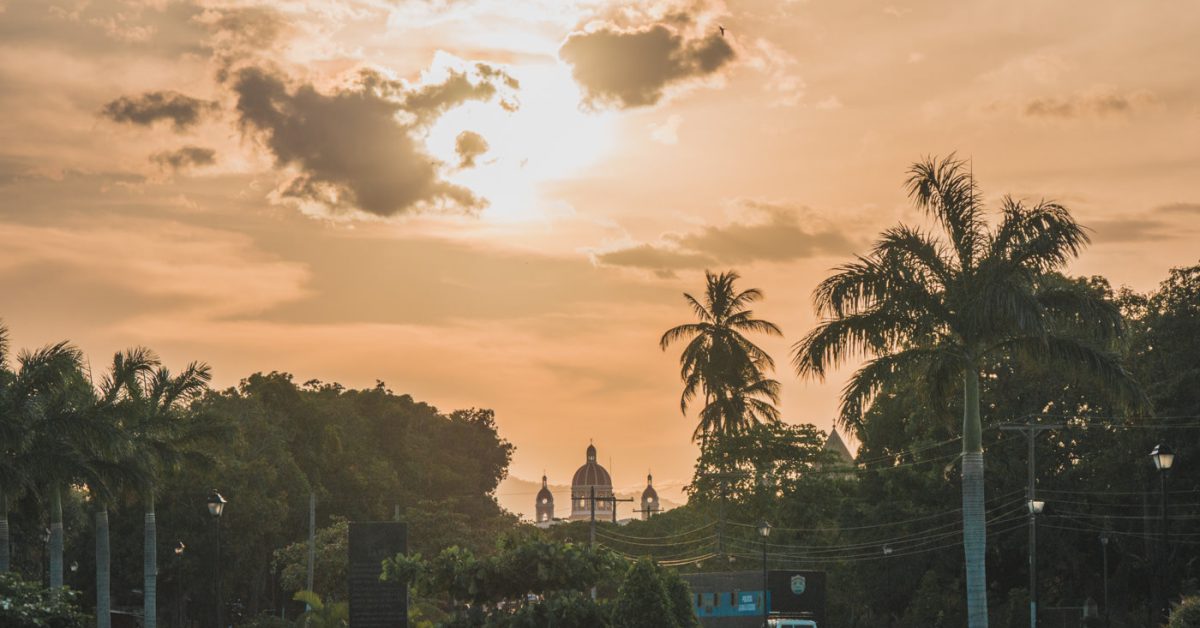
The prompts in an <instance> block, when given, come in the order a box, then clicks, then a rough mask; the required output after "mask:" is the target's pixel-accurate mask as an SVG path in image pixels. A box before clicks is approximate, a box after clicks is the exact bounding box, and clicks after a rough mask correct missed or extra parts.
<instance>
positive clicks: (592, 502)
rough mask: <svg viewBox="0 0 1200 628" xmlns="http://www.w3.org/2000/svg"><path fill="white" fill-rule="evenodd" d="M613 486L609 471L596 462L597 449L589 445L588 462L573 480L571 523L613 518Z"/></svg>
mask: <svg viewBox="0 0 1200 628" xmlns="http://www.w3.org/2000/svg"><path fill="white" fill-rule="evenodd" d="M612 496H613V486H612V477H611V476H610V475H609V474H608V471H607V470H606V469H605V468H604V467H602V466H600V464H599V463H597V462H596V447H595V446H594V445H588V448H587V461H586V462H584V463H583V466H582V467H579V470H578V471H576V472H575V477H573V478H572V479H571V521H583V520H587V519H591V518H592V515H593V508H594V509H595V511H594V512H595V517H596V518H597V519H612V520H615V518H614V517H613V505H614V504H613V501H612V499H611V498H612Z"/></svg>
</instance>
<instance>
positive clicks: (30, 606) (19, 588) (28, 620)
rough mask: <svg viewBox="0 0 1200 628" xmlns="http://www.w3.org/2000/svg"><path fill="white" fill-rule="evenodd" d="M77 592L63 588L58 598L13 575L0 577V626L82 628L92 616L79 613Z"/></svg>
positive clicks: (47, 590) (33, 583) (36, 585)
mask: <svg viewBox="0 0 1200 628" xmlns="http://www.w3.org/2000/svg"><path fill="white" fill-rule="evenodd" d="M78 597H79V592H77V591H72V590H70V589H67V588H66V587H63V588H62V590H60V591H59V594H58V595H57V596H54V595H51V592H50V590H49V589H43V588H42V587H41V585H40V584H38V583H36V582H29V581H27V580H22V579H21V577H20V576H18V575H16V574H14V573H3V574H0V626H4V628H84V627H85V626H90V625H91V624H92V618H91V616H89V615H87V614H85V613H83V612H82V611H80V610H79V605H78V604H77V602H76V599H77V598H78Z"/></svg>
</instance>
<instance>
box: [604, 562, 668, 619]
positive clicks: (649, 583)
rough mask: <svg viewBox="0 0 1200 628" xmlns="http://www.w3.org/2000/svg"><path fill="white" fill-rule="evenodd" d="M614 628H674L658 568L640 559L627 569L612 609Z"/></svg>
mask: <svg viewBox="0 0 1200 628" xmlns="http://www.w3.org/2000/svg"><path fill="white" fill-rule="evenodd" d="M612 623H613V626H614V627H616V628H677V627H678V626H679V624H678V622H676V621H675V616H674V613H673V612H672V608H671V600H670V599H669V598H668V597H667V591H666V589H665V588H664V587H663V582H662V578H660V577H659V575H658V567H655V566H654V563H652V562H650V560H649V559H646V558H643V559H641V560H639V561H637V562H636V563H634V564H633V566H632V567H630V568H629V573H628V574H626V576H625V582H623V583H621V590H620V592H619V593H618V594H617V603H616V606H615V608H614V609H613V622H612Z"/></svg>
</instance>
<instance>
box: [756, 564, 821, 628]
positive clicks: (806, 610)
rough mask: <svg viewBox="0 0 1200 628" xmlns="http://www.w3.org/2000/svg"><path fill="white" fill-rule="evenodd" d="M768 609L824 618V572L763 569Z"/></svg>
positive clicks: (790, 614)
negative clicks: (769, 600) (765, 570)
mask: <svg viewBox="0 0 1200 628" xmlns="http://www.w3.org/2000/svg"><path fill="white" fill-rule="evenodd" d="M767 590H768V591H770V592H771V613H773V614H774V613H777V614H779V615H783V616H785V617H787V616H793V617H807V618H811V619H814V620H816V622H817V625H818V626H823V625H824V622H825V572H823V571H790V570H782V571H776V570H771V571H769V572H767Z"/></svg>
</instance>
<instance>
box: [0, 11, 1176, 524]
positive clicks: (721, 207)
mask: <svg viewBox="0 0 1200 628" xmlns="http://www.w3.org/2000/svg"><path fill="white" fill-rule="evenodd" d="M1197 33H1200V7H1198V6H1197V5H1196V4H1195V3H1189V2H1150V3H1135V2H1129V1H1128V0H1087V1H1085V0H1064V1H1057V2H1040V1H1034V0H1028V1H1026V0H1021V1H1016V2H985V1H978V2H976V1H968V2H959V3H952V4H944V3H934V2H928V1H925V0H921V1H913V2H901V3H895V4H893V3H846V2H836V1H819V0H812V1H807V2H794V1H785V0H746V1H740V0H739V1H734V0H727V1H721V0H703V1H699V2H691V1H687V2H683V1H680V2H674V1H669V2H633V1H625V0H613V1H608V0H589V1H586V2H585V1H578V2H556V1H553V0H540V1H536V2H515V1H513V2H508V1H501V0H496V1H490V0H489V1H481V2H468V1H465V0H463V1H457V0H456V1H449V0H447V1H424V0H397V1H394V2H392V1H389V2H381V1H375V0H346V1H344V2H343V1H336V0H322V1H315V2H304V3H293V2H288V3H277V2H266V1H262V2H259V1H255V0H220V1H217V0H162V1H145V0H93V1H91V2H86V1H84V2H76V1H74V0H69V1H68V0H53V1H46V2H43V1H41V0H7V1H3V0H0V139H2V141H0V238H2V239H3V241H4V247H3V250H2V251H0V293H2V294H4V295H5V296H4V298H3V303H4V307H3V309H2V311H0V318H2V319H3V321H4V323H5V324H6V325H7V326H8V327H9V328H10V329H11V330H12V339H13V342H12V344H13V345H14V346H15V347H36V346H41V345H43V344H46V343H50V342H57V341H59V340H63V339H70V340H72V341H74V342H75V343H77V344H78V345H79V346H80V347H81V348H82V349H83V350H84V352H85V353H86V354H88V355H94V356H108V355H111V354H112V353H113V352H114V351H117V350H121V349H124V348H126V347H130V346H135V345H142V344H145V345H148V346H152V347H153V348H154V349H155V350H156V351H158V352H159V353H160V354H161V355H162V356H163V358H164V360H165V361H167V362H168V363H171V364H174V363H179V362H184V361H187V360H204V361H207V362H208V363H210V364H212V366H213V372H214V384H215V386H216V387H217V388H223V387H227V386H233V385H236V384H237V383H238V382H239V381H240V380H241V379H242V378H244V377H247V376H249V375H250V374H252V373H255V372H258V371H264V372H270V371H286V372H290V373H293V374H294V376H295V379H296V380H297V381H300V382H303V381H307V380H310V379H319V380H321V381H325V382H340V383H341V384H343V385H345V386H347V387H353V388H360V387H368V388H369V387H372V386H374V385H375V382H376V381H377V380H381V381H383V382H385V383H386V385H387V386H388V387H389V388H391V389H392V390H394V391H396V392H397V393H406V394H411V395H412V396H413V397H414V398H415V399H417V400H420V401H425V402H428V403H430V404H433V405H436V406H437V407H438V408H439V409H440V410H443V411H447V412H448V411H450V410H453V409H457V408H471V407H478V408H491V409H494V410H495V411H496V421H497V424H498V426H499V432H500V434H501V436H502V437H504V438H506V439H508V440H509V441H511V442H512V443H513V444H514V445H515V446H516V450H515V454H514V458H513V462H512V465H511V476H512V478H514V480H521V481H529V482H538V481H540V477H541V475H542V472H543V470H546V473H547V474H548V476H549V478H550V480H549V481H550V483H551V484H565V483H567V481H568V480H569V477H570V473H571V472H572V470H573V469H575V468H576V467H577V466H578V465H579V464H580V462H579V458H580V456H581V452H582V451H583V449H584V448H585V447H586V446H587V444H588V441H589V439H593V440H594V442H595V443H596V445H597V447H599V448H600V450H601V452H602V454H601V455H602V456H605V457H608V456H611V461H610V460H608V459H605V460H603V462H604V464H605V466H608V467H609V470H610V471H611V472H612V474H613V481H614V484H615V485H616V486H617V487H618V488H619V489H622V490H623V489H625V488H626V487H635V486H640V485H643V484H644V479H645V476H646V474H647V470H648V469H651V470H652V471H653V473H654V476H655V478H656V482H657V488H658V490H659V491H660V492H661V494H662V496H663V498H664V499H668V500H673V501H675V502H679V501H681V500H683V499H684V497H683V495H682V493H681V489H682V487H683V486H684V485H685V484H686V483H687V482H688V481H689V479H690V477H691V473H692V469H693V465H694V463H695V459H696V453H697V452H696V445H695V444H694V443H693V442H692V440H691V436H692V432H693V430H694V429H695V426H696V416H695V413H694V412H692V413H690V414H688V415H686V416H684V415H682V414H681V412H680V407H679V392H680V390H679V389H680V382H679V354H678V352H677V351H676V350H675V349H672V350H670V351H666V352H664V351H663V350H661V349H660V347H659V344H658V343H659V338H660V336H661V334H662V333H663V332H664V331H665V330H667V329H669V328H671V327H672V326H674V325H677V324H680V323H681V322H684V321H686V320H689V317H690V316H691V315H692V311H691V309H690V308H689V306H688V304H687V303H686V302H685V301H684V298H683V293H684V292H693V293H695V292H697V291H699V290H701V289H702V288H703V285H704V271H705V270H706V269H709V270H713V271H717V272H720V271H728V270H736V271H737V272H738V273H740V275H741V277H743V282H744V284H745V286H746V287H755V288H759V289H761V290H762V291H763V292H764V294H765V298H764V299H763V300H762V301H761V302H759V303H756V304H755V315H756V316H761V317H762V318H765V319H768V320H770V321H773V322H775V323H777V324H778V325H779V327H780V328H781V329H782V332H783V336H781V337H774V336H772V337H766V338H763V339H761V341H762V346H763V347H764V349H765V350H766V351H767V352H769V353H770V354H771V355H772V356H773V357H774V359H775V360H776V362H777V363H778V365H779V366H778V369H777V370H776V371H775V373H774V376H775V377H776V378H777V379H778V380H779V381H780V382H781V383H782V392H781V403H780V404H779V405H780V410H781V413H782V417H783V419H784V420H785V421H787V422H790V423H801V422H805V423H809V422H810V423H813V424H815V425H816V426H817V427H819V428H821V429H829V428H830V427H832V426H833V424H834V417H835V415H836V412H837V396H838V393H839V391H840V390H841V388H842V387H843V385H844V384H845V381H846V377H847V375H848V374H849V372H851V371H852V370H853V369H849V368H847V369H844V370H841V371H838V372H834V373H831V374H830V375H829V376H828V377H827V379H826V380H825V381H814V380H800V379H798V378H797V377H796V376H795V373H794V371H793V370H792V368H791V367H790V366H789V365H788V357H787V356H788V351H789V348H790V347H791V346H792V344H793V343H795V342H797V341H798V340H800V339H801V338H802V337H803V336H804V334H806V333H808V332H809V331H810V330H811V329H812V328H813V326H814V325H815V324H816V323H817V322H818V316H817V315H816V314H815V313H814V311H813V307H812V301H811V294H812V291H813V289H814V287H815V286H816V285H817V283H818V282H819V281H820V280H822V279H823V278H825V277H826V276H828V274H829V270H830V269H831V268H834V267H837V266H839V265H841V264H844V263H847V262H849V261H852V260H853V259H854V258H855V257H854V256H855V255H860V254H867V253H868V252H869V251H870V247H871V245H872V242H874V238H875V236H876V234H878V233H879V232H880V231H882V230H883V229H886V228H889V227H892V226H894V225H896V224H897V223H905V224H910V225H916V226H921V227H922V228H926V227H929V226H930V222H929V221H928V219H927V217H926V216H925V215H924V214H922V213H921V212H920V211H919V210H918V209H915V208H914V206H913V204H912V203H911V202H910V200H909V198H908V195H907V193H906V191H905V189H904V187H903V185H904V181H905V177H906V172H907V171H908V169H909V168H910V166H911V165H912V164H913V163H914V162H915V161H917V160H919V159H921V158H924V157H926V156H929V155H936V156H947V155H951V154H957V155H958V156H959V157H961V158H964V159H969V160H970V164H971V168H972V169H973V173H974V176H975V177H977V179H978V181H979V182H980V185H981V186H982V191H983V194H984V201H985V203H986V205H987V207H989V208H990V211H992V212H993V213H990V214H989V219H992V218H996V217H997V216H998V211H996V210H998V208H999V207H1000V203H1001V199H1002V198H1003V196H1004V195H1005V194H1011V195H1013V196H1014V197H1016V198H1021V199H1026V200H1029V201H1033V202H1036V201H1037V200H1039V199H1043V198H1045V199H1053V200H1057V201H1059V202H1061V203H1063V204H1064V205H1066V206H1067V207H1068V208H1069V209H1070V210H1071V212H1073V215H1074V216H1075V217H1076V218H1077V219H1078V220H1079V221H1080V223H1082V224H1083V225H1084V226H1086V227H1087V228H1088V229H1090V231H1089V233H1090V235H1091V238H1092V244H1091V245H1090V246H1089V247H1088V248H1086V249H1084V251H1083V253H1082V255H1081V256H1080V257H1079V259H1078V260H1077V261H1074V262H1072V264H1071V265H1070V267H1069V272H1070V273H1072V274H1074V275H1079V276H1090V275H1104V276H1105V277H1107V278H1108V280H1109V281H1111V282H1112V284H1113V286H1114V287H1115V288H1120V287H1121V286H1127V287H1129V288H1131V289H1133V290H1136V291H1143V292H1144V291H1147V290H1150V289H1152V288H1153V287H1154V286H1156V285H1157V284H1158V282H1159V281H1161V280H1162V279H1163V278H1164V277H1166V274H1167V272H1168V269H1170V268H1171V267H1174V266H1181V265H1188V264H1194V263H1196V260H1197V251H1198V250H1200V247H1197V243H1198V242H1200V186H1198V185H1197V182H1198V181H1200V82H1198V81H1197V80H1196V79H1197V76H1196V69H1195V67H1196V59H1198V58H1200V38H1197ZM517 490H518V489H513V492H516V491H517ZM519 490H528V489H527V488H521V489H519ZM504 491H505V489H504V487H502V488H501V489H500V493H501V494H503V493H504ZM521 499H525V500H526V501H528V499H526V498H525V497H524V496H520V497H519V498H518V501H519V500H521ZM527 506H528V505H527Z"/></svg>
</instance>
